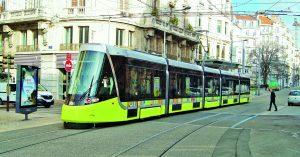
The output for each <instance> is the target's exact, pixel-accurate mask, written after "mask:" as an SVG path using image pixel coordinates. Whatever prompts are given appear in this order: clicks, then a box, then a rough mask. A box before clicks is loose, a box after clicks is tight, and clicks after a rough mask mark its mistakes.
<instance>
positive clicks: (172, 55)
mask: <svg viewBox="0 0 300 157" xmlns="http://www.w3.org/2000/svg"><path fill="white" fill-rule="evenodd" d="M167 57H168V58H170V59H173V60H177V55H176V54H167Z"/></svg>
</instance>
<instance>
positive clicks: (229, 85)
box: [222, 78, 235, 96]
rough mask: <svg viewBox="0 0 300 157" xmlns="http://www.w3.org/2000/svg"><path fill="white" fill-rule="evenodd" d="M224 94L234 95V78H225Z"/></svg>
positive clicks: (223, 84)
mask: <svg viewBox="0 0 300 157" xmlns="http://www.w3.org/2000/svg"><path fill="white" fill-rule="evenodd" d="M222 81H223V83H222V95H224V96H225V95H234V92H235V91H234V90H235V88H234V80H230V79H226V78H223V80H222Z"/></svg>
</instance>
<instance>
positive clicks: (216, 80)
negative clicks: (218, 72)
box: [213, 78, 220, 96]
mask: <svg viewBox="0 0 300 157" xmlns="http://www.w3.org/2000/svg"><path fill="white" fill-rule="evenodd" d="M213 92H214V95H215V96H220V80H219V78H214V91H213Z"/></svg>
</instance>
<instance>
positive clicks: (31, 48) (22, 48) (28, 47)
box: [17, 45, 39, 52]
mask: <svg viewBox="0 0 300 157" xmlns="http://www.w3.org/2000/svg"><path fill="white" fill-rule="evenodd" d="M38 50H39V48H38V46H37V45H18V46H17V52H29V51H38Z"/></svg>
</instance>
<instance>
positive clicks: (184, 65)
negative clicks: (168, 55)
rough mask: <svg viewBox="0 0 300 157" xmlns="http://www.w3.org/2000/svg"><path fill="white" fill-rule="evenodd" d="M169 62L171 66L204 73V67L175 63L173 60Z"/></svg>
mask: <svg viewBox="0 0 300 157" xmlns="http://www.w3.org/2000/svg"><path fill="white" fill-rule="evenodd" d="M168 61H169V65H170V66H174V67H179V68H184V69H189V70H196V71H203V70H202V67H201V66H199V65H196V64H190V63H185V62H180V61H175V60H171V59H168Z"/></svg>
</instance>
